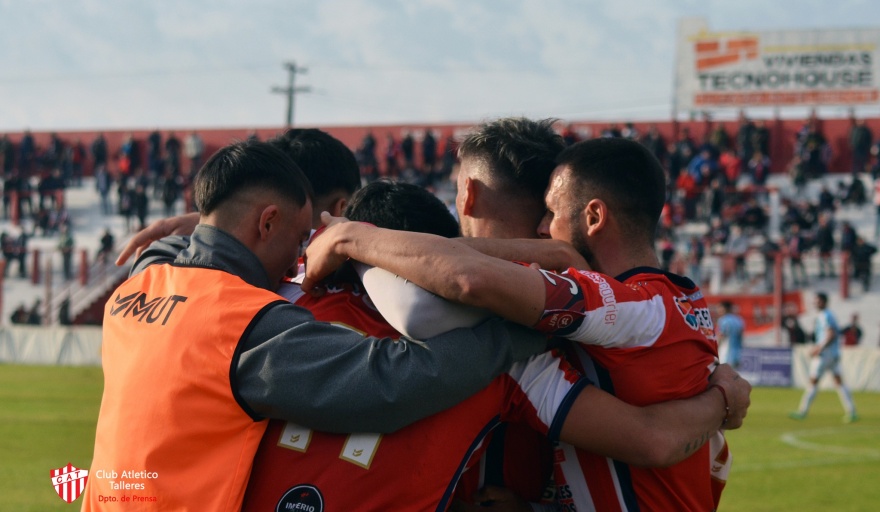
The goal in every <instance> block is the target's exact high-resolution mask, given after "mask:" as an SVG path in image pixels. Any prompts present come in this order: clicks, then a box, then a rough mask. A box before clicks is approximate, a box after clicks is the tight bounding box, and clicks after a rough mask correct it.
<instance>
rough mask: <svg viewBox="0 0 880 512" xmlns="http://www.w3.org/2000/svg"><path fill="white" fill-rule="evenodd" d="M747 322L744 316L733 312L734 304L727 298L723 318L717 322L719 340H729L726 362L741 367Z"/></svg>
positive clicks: (723, 304) (722, 305)
mask: <svg viewBox="0 0 880 512" xmlns="http://www.w3.org/2000/svg"><path fill="white" fill-rule="evenodd" d="M745 329H746V323H745V321H744V320H743V317H741V316H739V315H738V314H736V313H734V312H733V304H731V302H730V301H728V300H726V301H724V302H722V303H721V318H719V319H718V323H716V324H715V330H716V331H717V333H718V341H725V340H726V341H727V357H726V358H725V361H724V362H725V363H727V364H729V365H730V366H733V367H734V368H737V367H739V358H740V353H741V352H742V345H743V331H745Z"/></svg>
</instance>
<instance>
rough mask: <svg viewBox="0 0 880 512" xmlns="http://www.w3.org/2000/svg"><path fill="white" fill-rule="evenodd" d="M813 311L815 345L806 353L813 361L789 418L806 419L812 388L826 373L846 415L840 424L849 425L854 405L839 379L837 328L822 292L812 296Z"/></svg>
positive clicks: (813, 390)
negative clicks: (814, 306) (828, 372)
mask: <svg viewBox="0 0 880 512" xmlns="http://www.w3.org/2000/svg"><path fill="white" fill-rule="evenodd" d="M816 309H817V310H819V315H818V316H817V317H816V330H815V331H814V332H815V338H816V345H815V346H814V347H813V348H812V350H811V351H810V355H811V356H812V357H813V359H812V360H811V361H810V385H809V386H808V387H807V389H805V390H804V395H803V397H801V405H800V408H798V410H797V411H795V412H793V413H791V414H789V416H790V417H791V418H793V419H796V420H802V419H804V418H806V417H807V413H808V412H809V411H810V405H812V403H813V399H814V398H816V392H817V388H816V384H818V383H819V379H821V378H822V375H824V374H825V372H826V371H830V372H831V374H832V375H834V385H835V387H837V396H838V397H840V403H841V405H843V410H844V411H845V412H846V414H845V415H844V417H843V421H844V422H845V423H852V422H854V421H856V420H858V416H857V415H856V404H855V403H854V402H853V399H852V395H851V394H850V392H849V389H847V387H846V385H845V384H844V383H843V379H841V376H840V327H838V325H837V320H836V319H835V318H834V315H833V314H832V313H831V310H830V309H828V295H827V294H825V293H823V292H819V293H817V294H816Z"/></svg>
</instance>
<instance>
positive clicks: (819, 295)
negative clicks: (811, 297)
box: [816, 292, 828, 304]
mask: <svg viewBox="0 0 880 512" xmlns="http://www.w3.org/2000/svg"><path fill="white" fill-rule="evenodd" d="M816 298H817V299H819V300H821V301H822V302H823V303H825V304H828V294H827V293H825V292H817V293H816Z"/></svg>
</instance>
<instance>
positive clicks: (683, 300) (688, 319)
mask: <svg viewBox="0 0 880 512" xmlns="http://www.w3.org/2000/svg"><path fill="white" fill-rule="evenodd" d="M675 307H676V308H678V312H679V313H681V317H682V318H684V322H685V323H686V324H687V325H688V327H690V328H691V329H693V330H695V331H699V332H700V334H702V335H703V336H705V337H706V338H708V339H710V340H714V339H715V326H714V324H713V323H712V314H711V313H709V308H698V307H696V306H694V304H693V302H691V297H685V296H681V297H675Z"/></svg>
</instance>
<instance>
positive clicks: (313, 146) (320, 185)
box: [268, 128, 361, 198]
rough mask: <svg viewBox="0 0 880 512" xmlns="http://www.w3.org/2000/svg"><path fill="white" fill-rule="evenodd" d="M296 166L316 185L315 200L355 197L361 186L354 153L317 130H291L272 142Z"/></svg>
mask: <svg viewBox="0 0 880 512" xmlns="http://www.w3.org/2000/svg"><path fill="white" fill-rule="evenodd" d="M268 142H269V143H270V144H272V145H274V146H275V147H277V148H278V149H280V150H281V151H283V152H284V153H285V154H287V156H289V157H290V158H291V159H293V161H294V162H296V164H297V165H298V166H299V168H300V169H301V170H302V172H303V174H305V175H306V178H308V180H309V182H310V183H311V184H312V190H313V191H314V193H315V197H318V198H321V197H324V196H326V195H328V194H330V193H331V192H333V191H336V190H342V191H344V192H345V193H346V194H347V195H351V194H353V193H354V192H355V191H356V190H357V189H359V188H360V186H361V174H360V168H359V167H358V163H357V160H356V159H355V156H354V153H352V151H351V149H349V148H348V146H346V145H345V144H343V143H342V141H340V140H339V139H337V138H335V137H333V136H332V135H330V134H329V133H327V132H324V131H321V130H318V129H317V128H291V129H289V130H287V131H286V132H284V133H282V134H281V135H279V136H277V137H275V138H273V139H271V140H269V141H268Z"/></svg>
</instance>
